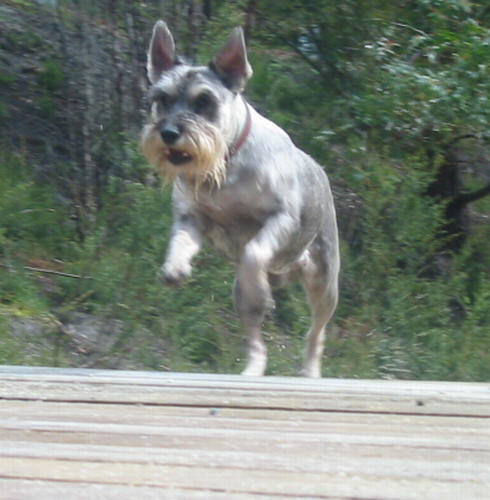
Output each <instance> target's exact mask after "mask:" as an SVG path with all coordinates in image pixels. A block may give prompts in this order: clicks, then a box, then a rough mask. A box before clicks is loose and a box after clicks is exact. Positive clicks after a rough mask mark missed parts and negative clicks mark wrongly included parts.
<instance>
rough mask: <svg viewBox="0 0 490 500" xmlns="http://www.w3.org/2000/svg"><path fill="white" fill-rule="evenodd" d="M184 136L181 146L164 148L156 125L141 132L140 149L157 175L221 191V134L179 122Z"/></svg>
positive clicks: (223, 164) (203, 124)
mask: <svg viewBox="0 0 490 500" xmlns="http://www.w3.org/2000/svg"><path fill="white" fill-rule="evenodd" d="M182 126H183V129H184V130H185V135H184V137H183V139H184V140H183V142H182V145H178V146H177V145H176V146H175V147H173V146H167V145H166V144H165V143H164V142H163V141H162V139H161V137H160V133H159V131H158V129H157V127H156V126H155V123H150V124H148V125H146V126H145V127H144V128H143V132H142V135H141V149H142V151H143V154H144V155H145V156H146V158H147V160H148V161H149V162H150V164H151V165H153V166H154V167H155V168H156V169H157V171H158V172H159V173H160V175H161V176H162V177H163V178H164V179H165V180H167V181H170V182H172V181H173V180H174V179H175V178H176V177H177V176H178V175H183V176H184V177H185V178H187V179H188V180H189V181H191V182H193V183H194V184H195V187H196V189H197V188H199V187H200V186H201V185H202V184H203V183H210V184H214V185H216V186H217V187H220V186H221V184H222V182H223V180H224V178H225V175H226V155H227V152H228V148H227V146H226V143H225V141H224V139H223V136H222V134H221V132H220V131H219V130H218V128H217V127H215V126H214V125H212V124H209V123H207V122H204V121H201V122H195V121H191V120H183V121H182Z"/></svg>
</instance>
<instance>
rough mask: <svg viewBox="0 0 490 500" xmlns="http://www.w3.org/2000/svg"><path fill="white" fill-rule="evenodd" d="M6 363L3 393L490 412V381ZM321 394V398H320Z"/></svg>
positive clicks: (217, 403) (142, 401)
mask: <svg viewBox="0 0 490 500" xmlns="http://www.w3.org/2000/svg"><path fill="white" fill-rule="evenodd" d="M83 373H85V372H80V371H76V370H75V371H74V370H64V369H58V370H53V371H46V370H45V369H44V370H43V369H39V368H38V369H34V370H32V371H30V373H29V371H26V370H23V371H22V373H19V374H17V373H15V369H13V368H9V369H8V370H7V369H5V371H4V372H3V373H1V380H0V399H42V400H47V401H78V402H83V401H88V402H100V403H120V402H126V403H134V404H146V405H151V404H153V405H161V406H176V405H181V406H184V405H185V406H204V407H217V408H222V407H235V408H250V407H255V408H276V409H284V410H291V411H296V410H309V411H343V412H345V411H352V412H377V413H399V414H439V415H472V416H481V417H490V385H489V384H475V383H455V384H454V385H453V384H452V383H447V382H438V383H434V382H407V381H391V380H390V381H388V380H386V381H364V380H362V381H361V380H337V379H320V380H305V379H297V378H281V377H263V378H256V379H246V378H244V377H239V376H221V377H220V376H211V375H204V376H203V380H200V379H199V378H198V377H197V376H195V375H192V374H172V373H160V374H156V375H155V374H151V375H149V377H148V379H147V380H146V379H145V378H144V376H142V375H141V374H139V373H138V374H136V375H135V377H134V379H132V378H131V373H130V372H124V373H118V372H114V371H110V370H107V371H103V370H96V371H90V370H87V371H86V373H85V375H83ZM319 395H321V397H319Z"/></svg>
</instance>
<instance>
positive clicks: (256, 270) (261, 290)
mask: <svg viewBox="0 0 490 500" xmlns="http://www.w3.org/2000/svg"><path fill="white" fill-rule="evenodd" d="M298 226H299V222H298V221H297V219H296V218H294V217H292V216H291V215H290V214H287V213H279V214H276V215H273V216H271V217H270V218H269V219H268V220H267V221H266V223H265V224H264V226H263V227H262V229H261V230H260V231H259V232H258V233H257V235H256V236H255V237H254V238H252V239H251V240H250V241H249V242H248V243H247V244H246V245H245V248H244V251H243V255H242V258H241V262H240V266H239V268H238V273H237V279H236V281H235V288H234V299H235V304H236V308H237V310H238V312H239V314H240V319H241V320H242V323H243V325H244V327H245V330H246V333H247V335H248V351H247V366H246V368H245V370H244V371H243V372H242V375H250V376H261V375H263V374H264V372H265V368H266V365H267V348H266V345H265V343H264V341H263V339H262V333H261V325H262V321H263V319H264V316H265V313H266V311H267V309H269V308H271V307H272V306H273V304H274V302H273V300H272V295H271V289H270V285H269V281H268V277H267V272H268V268H269V266H270V264H271V262H272V261H273V259H274V257H275V255H276V254H277V252H278V251H280V250H281V249H283V248H285V247H286V246H287V245H288V243H289V241H290V237H291V235H292V234H293V233H294V232H295V231H296V229H297V228H298Z"/></svg>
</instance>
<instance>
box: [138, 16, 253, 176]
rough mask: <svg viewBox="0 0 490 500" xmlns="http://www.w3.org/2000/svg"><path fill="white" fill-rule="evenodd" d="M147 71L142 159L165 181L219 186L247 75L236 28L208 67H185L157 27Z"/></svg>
mask: <svg viewBox="0 0 490 500" xmlns="http://www.w3.org/2000/svg"><path fill="white" fill-rule="evenodd" d="M147 70H148V77H149V79H150V82H151V84H152V86H151V89H150V93H149V102H150V106H151V111H150V120H149V123H148V124H147V125H146V126H145V127H144V129H143V133H142V141H141V144H142V150H143V153H144V154H145V156H146V158H147V159H148V161H149V162H150V163H151V164H152V165H154V166H155V167H156V168H157V169H158V170H159V172H160V173H161V174H162V175H163V176H164V177H166V178H167V179H171V180H172V179H174V178H175V177H176V176H177V175H179V174H182V175H184V176H185V177H187V178H189V179H192V180H194V181H196V182H197V183H201V182H202V181H204V180H212V181H214V182H216V183H217V184H218V185H219V183H220V182H221V180H222V179H223V177H224V174H225V168H226V157H227V154H228V148H229V146H230V145H231V144H232V143H233V140H234V138H235V136H236V131H237V130H239V128H240V127H241V124H239V123H237V118H236V113H234V109H235V107H234V105H235V103H236V99H237V95H238V94H239V93H240V92H241V91H242V90H243V89H244V87H245V85H246V82H247V80H248V78H249V77H250V76H251V74H252V69H251V67H250V65H249V63H248V60H247V53H246V49H245V42H244V38H243V32H242V30H241V28H235V29H234V30H233V32H232V34H231V36H230V38H229V39H228V41H227V42H226V43H225V44H224V45H223V47H222V48H221V49H220V50H219V51H218V53H217V54H216V55H215V57H214V58H213V60H212V62H211V63H210V64H209V65H208V66H191V65H188V64H186V63H184V62H183V61H182V60H181V59H180V58H179V57H177V56H176V54H175V44H174V40H173V37H172V34H171V33H170V31H169V30H168V28H167V25H166V24H165V23H164V22H163V21H158V22H157V23H156V24H155V27H154V28H153V36H152V39H151V42H150V48H149V51H148V62H147Z"/></svg>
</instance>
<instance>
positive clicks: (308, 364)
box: [300, 242, 339, 378]
mask: <svg viewBox="0 0 490 500" xmlns="http://www.w3.org/2000/svg"><path fill="white" fill-rule="evenodd" d="M331 252H332V253H331V255H329V254H328V252H325V248H324V245H323V244H322V243H321V242H320V244H319V243H318V242H313V243H312V246H310V249H309V251H308V252H307V255H306V258H305V260H304V263H303V265H302V282H303V286H304V288H305V290H306V294H307V296H308V302H309V305H310V309H311V313H312V322H311V327H310V330H309V331H308V334H307V336H306V350H305V358H304V365H303V369H302V370H301V372H300V374H301V375H303V376H305V377H313V378H319V377H321V376H322V374H321V362H322V354H323V347H324V343H325V335H326V333H325V329H326V326H327V323H328V321H329V320H330V318H331V317H332V315H333V313H334V311H335V308H336V306H337V301H338V284H337V281H338V278H337V277H338V267H339V266H338V253H337V251H336V249H335V248H332V249H331Z"/></svg>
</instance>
